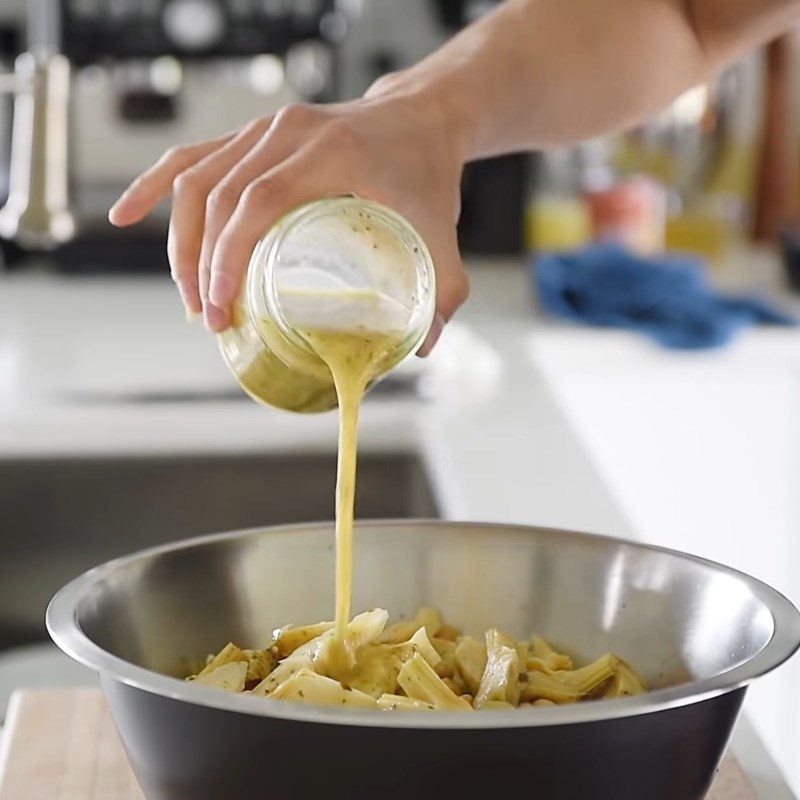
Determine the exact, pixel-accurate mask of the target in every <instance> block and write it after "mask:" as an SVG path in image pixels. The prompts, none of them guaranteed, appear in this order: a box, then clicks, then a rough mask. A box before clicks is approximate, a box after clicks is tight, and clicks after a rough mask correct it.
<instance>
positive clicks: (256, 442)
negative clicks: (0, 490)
mask: <svg viewBox="0 0 800 800" xmlns="http://www.w3.org/2000/svg"><path fill="white" fill-rule="evenodd" d="M472 283H473V291H472V298H471V299H470V301H469V303H468V304H467V307H466V308H465V309H464V310H463V311H462V313H460V314H459V317H458V322H457V323H454V324H452V325H451V329H450V330H448V331H446V333H445V335H444V337H443V340H442V342H441V344H440V345H439V346H438V347H437V348H436V350H435V352H434V354H433V355H432V356H431V358H429V359H427V360H425V361H421V360H419V359H412V360H411V361H410V362H409V363H408V364H407V365H404V366H403V367H401V369H404V370H405V371H406V372H408V373H413V372H419V373H420V375H421V376H422V381H423V386H424V387H425V395H426V398H427V399H425V400H419V399H413V400H412V399H404V400H398V399H383V398H381V399H375V400H374V401H372V402H369V403H367V404H366V405H365V408H364V410H363V414H362V425H361V447H362V448H363V449H364V450H393V451H396V450H398V449H400V450H408V451H413V452H417V453H419V454H420V456H421V457H422V459H423V461H424V463H425V465H426V468H427V470H428V472H429V474H430V477H431V478H432V482H433V487H434V491H435V495H436V498H437V501H438V505H439V508H440V510H441V513H442V515H443V516H445V517H447V518H451V519H471V520H492V521H496V522H515V523H527V524H537V525H545V526H553V527H562V528H574V529H579V530H590V531H594V532H600V533H608V534H612V535H617V536H625V537H631V538H637V537H641V535H642V532H641V531H639V530H637V528H636V526H635V525H634V524H633V523H632V522H631V520H630V519H629V516H628V515H627V514H626V513H624V512H623V510H622V509H623V506H622V505H621V504H620V503H619V502H618V499H617V497H616V496H615V494H614V492H613V491H612V490H611V488H610V486H609V485H608V482H607V481H606V480H604V474H601V470H600V469H599V468H598V463H597V459H596V457H595V456H594V455H593V453H592V451H591V449H590V448H588V447H587V446H586V443H585V441H584V437H583V435H582V434H581V433H580V432H579V431H578V430H577V429H576V425H575V424H574V423H573V420H572V419H571V418H570V415H569V413H568V412H567V410H566V409H565V407H564V404H563V403H562V402H561V399H560V398H559V399H557V395H556V392H555V388H554V385H553V381H552V379H551V376H550V370H548V369H543V368H540V366H539V365H538V363H537V359H536V358H532V357H531V337H532V336H534V334H536V335H537V336H540V337H543V338H542V339H541V340H542V341H544V340H545V339H546V337H551V338H552V339H553V341H555V342H556V343H557V344H558V345H559V346H562V345H564V343H566V344H567V345H570V346H573V347H574V348H577V350H578V351H581V350H582V348H584V347H586V346H588V344H589V343H590V342H597V341H604V342H608V341H614V340H615V337H620V336H621V337H622V339H623V340H624V341H625V342H629V341H634V340H633V339H631V338H630V337H627V335H621V334H616V333H608V334H606V333H603V334H597V333H596V332H587V331H582V330H578V329H574V328H570V327H565V326H558V325H549V324H544V323H542V321H541V320H538V319H537V318H536V315H535V313H534V312H533V301H532V298H531V294H530V291H529V288H528V278H527V274H526V273H525V271H524V270H522V269H520V268H519V266H518V265H515V264H502V263H493V264H484V265H481V266H480V267H476V268H474V269H473V270H472ZM562 333H563V335H562ZM751 335H752V336H753V337H755V338H758V337H759V336H761V335H762V334H761V332H756V333H753V334H751ZM605 337H610V338H605ZM787 337H794V338H789V339H786V340H785V341H789V342H790V343H791V345H790V346H798V345H800V334H798V333H797V332H793V333H792V334H787ZM626 346H627V345H626ZM632 346H633V347H637V346H638V344H636V343H634V344H633V345H632ZM232 388H234V383H233V379H232V378H231V377H230V375H229V374H228V373H227V370H226V369H225V367H224V365H223V364H222V361H221V359H220V357H219V355H218V354H217V353H216V349H215V344H214V341H213V339H212V337H210V336H208V335H207V334H205V332H204V331H203V330H202V328H201V327H200V326H199V325H197V324H193V325H190V324H187V323H186V322H185V321H184V320H183V317H182V314H181V310H180V307H179V301H178V298H177V293H176V292H175V290H174V288H173V287H172V285H171V283H170V282H169V281H168V280H166V279H163V278H155V277H153V278H136V279H133V278H98V277H92V278H72V277H70V278H65V277H56V276H52V275H49V274H47V273H45V272H27V273H25V274H13V275H8V276H2V275H0V459H3V458H40V457H47V456H52V455H56V454H58V455H83V456H86V455H99V454H113V455H115V456H119V455H125V454H130V455H136V454H161V453H163V454H166V453H169V454H194V453H198V454H200V453H243V452H261V453H265V452H287V451H292V452H297V451H299V450H302V451H307V452H308V451H311V452H333V450H334V449H335V444H336V417H335V415H334V414H324V415H314V416H299V415H292V414H289V413H283V412H278V411H274V410H272V409H265V408H261V407H259V406H257V405H256V404H254V403H244V402H242V403H240V402H236V401H231V400H227V399H203V396H204V395H211V396H212V397H214V396H219V395H220V393H222V394H223V395H224V394H225V393H226V392H228V391H230V390H231V389H232ZM171 392H172V393H175V395H176V397H177V396H179V395H187V394H195V395H196V398H193V399H184V400H179V399H175V400H174V401H172V402H146V403H137V402H132V401H131V399H130V395H139V396H145V397H146V396H148V394H149V393H158V394H164V393H167V394H169V393H171ZM660 543H661V544H665V545H668V546H669V545H670V544H671V542H669V541H666V542H660ZM734 749H735V751H736V753H737V755H738V757H739V758H740V760H741V761H742V763H743V765H744V766H745V768H746V769H747V770H748V773H749V774H750V776H751V778H752V779H753V780H754V782H756V783H759V784H760V791H761V795H760V796H761V797H763V798H769V800H773V798H791V797H792V796H793V795H792V794H791V792H790V791H789V789H788V787H786V784H785V782H784V781H783V780H782V778H781V777H780V774H779V772H778V770H777V769H776V768H775V766H774V764H773V762H772V760H771V759H770V758H769V756H768V755H767V754H766V750H765V749H764V748H763V746H762V745H761V744H760V743H759V742H758V739H757V737H756V735H755V733H754V732H753V730H752V728H751V727H750V726H749V725H748V723H747V721H746V720H745V721H744V722H743V723H742V725H740V726H739V731H738V732H737V734H736V739H735V742H734Z"/></svg>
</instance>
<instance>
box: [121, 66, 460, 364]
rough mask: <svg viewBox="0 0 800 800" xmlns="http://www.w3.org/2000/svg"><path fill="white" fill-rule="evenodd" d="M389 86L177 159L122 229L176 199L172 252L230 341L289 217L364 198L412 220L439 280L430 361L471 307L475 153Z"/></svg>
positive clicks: (197, 306)
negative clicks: (468, 244)
mask: <svg viewBox="0 0 800 800" xmlns="http://www.w3.org/2000/svg"><path fill="white" fill-rule="evenodd" d="M386 86H389V87H393V86H396V81H395V80H393V79H389V80H384V81H381V82H379V84H378V85H376V87H375V88H374V89H373V90H372V92H371V93H370V94H368V95H367V96H366V97H365V98H363V99H360V100H356V101H353V102H349V103H340V104H335V105H328V106H320V105H294V106H289V107H287V108H284V109H283V110H282V111H280V112H279V113H278V114H276V115H275V116H274V117H264V118H261V119H257V120H254V121H253V122H251V123H249V124H248V125H247V126H245V127H244V128H242V129H241V130H240V131H237V132H235V133H232V134H229V135H227V136H223V137H221V138H219V139H214V140H209V141H205V142H201V143H199V144H193V145H185V146H180V147H175V148H173V149H171V150H169V151H168V152H167V153H166V154H165V155H164V156H163V157H162V158H161V159H160V160H159V161H158V162H157V163H156V164H155V165H154V166H153V167H151V168H150V169H149V170H147V171H146V172H145V173H143V174H142V175H141V176H140V177H139V178H137V179H136V180H135V181H134V182H133V184H131V186H130V187H129V188H128V189H127V190H126V191H125V193H124V194H123V195H122V197H121V198H120V199H119V200H118V201H117V202H116V204H115V205H114V206H113V208H112V209H111V211H110V212H109V219H110V220H111V222H112V223H113V224H114V225H118V226H125V225H131V224H133V223H135V222H138V221H140V220H141V219H142V218H143V217H145V216H146V215H147V214H148V213H149V212H150V211H151V210H152V209H153V208H154V207H155V206H156V205H157V204H158V203H159V202H160V201H161V200H162V199H164V198H165V197H166V196H168V195H169V194H170V193H171V194H172V214H171V218H170V224H169V237H168V244H167V251H168V254H169V260H170V265H171V271H172V277H173V279H174V280H175V282H176V283H177V285H178V288H179V290H180V293H181V297H182V299H183V302H184V304H185V306H186V308H187V311H188V312H191V313H200V311H201V310H202V312H203V315H204V318H205V322H206V326H207V327H208V328H209V330H212V331H216V332H218V331H222V330H225V329H226V328H227V327H228V326H229V324H230V319H231V305H232V303H233V301H234V299H235V298H236V297H237V295H238V293H239V289H240V286H241V283H242V280H243V277H244V273H245V271H246V269H247V264H248V261H249V258H250V254H251V253H252V251H253V248H254V247H255V245H256V243H257V241H258V240H259V239H260V238H261V236H262V235H263V234H264V233H265V232H266V231H267V230H268V229H269V228H270V227H271V226H272V225H274V224H275V223H276V222H277V221H278V220H279V219H280V218H281V217H282V216H283V215H284V214H286V213H287V212H288V211H290V210H291V209H293V208H295V207H296V206H298V205H301V204H302V203H305V202H309V201H311V200H316V199H319V198H321V197H333V196H338V195H345V194H353V195H356V196H358V197H363V198H367V199H371V200H375V201H377V202H379V203H383V204H385V205H387V206H389V207H390V208H393V209H394V210H395V211H397V212H398V213H400V214H402V215H403V216H404V217H406V218H407V219H408V220H409V221H410V222H411V224H412V225H414V227H415V228H416V229H417V230H418V231H419V233H420V234H421V236H422V237H423V239H424V240H425V242H426V244H427V245H428V247H429V249H430V251H431V255H432V257H433V262H434V265H435V269H436V277H437V301H436V317H435V319H434V323H433V325H432V327H431V330H430V333H429V334H428V337H427V339H426V340H425V342H424V343H423V345H422V347H421V348H420V351H419V354H420V355H425V354H427V353H428V352H429V351H430V349H431V347H432V346H433V344H434V343H435V341H436V339H437V338H438V337H439V335H440V333H441V331H442V329H443V327H444V324H445V323H446V322H447V320H449V319H450V317H451V316H452V314H453V313H454V312H455V311H456V309H457V308H458V307H459V306H460V305H461V304H462V303H463V302H464V300H465V299H466V296H467V294H468V281H467V277H466V273H465V271H464V268H463V265H462V263H461V259H460V256H459V252H458V244H457V240H456V222H457V220H458V215H459V211H460V188H459V186H460V179H461V171H462V168H463V162H464V158H465V154H464V151H463V149H461V148H460V147H459V145H458V142H457V141H456V140H455V137H453V136H451V135H449V132H448V129H447V126H446V124H445V120H444V116H443V114H441V113H439V112H438V110H437V106H436V104H435V103H429V102H427V103H426V102H422V101H421V100H420V98H419V97H417V96H415V95H414V94H412V93H404V94H401V93H398V92H392V91H390V90H388V91H387V90H385V89H384V88H383V87H386Z"/></svg>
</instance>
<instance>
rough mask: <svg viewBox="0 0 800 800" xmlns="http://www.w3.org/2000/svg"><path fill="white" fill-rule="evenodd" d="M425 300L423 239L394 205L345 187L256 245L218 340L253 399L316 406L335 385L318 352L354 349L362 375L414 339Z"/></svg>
mask: <svg viewBox="0 0 800 800" xmlns="http://www.w3.org/2000/svg"><path fill="white" fill-rule="evenodd" d="M434 301H435V278H434V272H433V263H432V261H431V257H430V254H429V252H428V249H427V247H426V246H425V243H424V242H423V241H422V239H421V237H420V236H419V235H418V234H417V233H416V231H415V230H414V229H413V228H412V227H411V226H410V225H409V223H408V222H406V221H405V220H404V219H403V218H402V217H401V216H400V215H399V214H397V213H395V212H394V211H392V210H390V209H388V208H386V207H384V206H382V205H380V204H378V203H374V202H371V201H366V200H361V199H358V198H353V197H342V198H334V199H327V200H319V201H316V202H313V203H310V204H308V205H305V206H301V207H300V208H298V209H296V210H295V211H293V212H291V213H290V214H288V215H287V216H286V217H284V218H283V219H282V220H281V221H280V222H279V223H278V224H277V225H275V227H273V228H272V229H271V230H270V231H268V232H267V233H266V235H265V236H264V237H263V238H262V239H261V241H260V242H259V243H258V244H257V245H256V248H255V249H254V251H253V255H252V257H251V259H250V264H249V266H248V270H247V277H246V280H245V282H244V285H243V288H242V292H241V294H240V297H239V299H238V301H237V303H236V304H235V306H234V310H233V319H232V324H231V327H230V328H229V329H228V330H226V331H225V332H224V333H222V334H220V335H219V346H220V350H221V352H222V355H223V358H224V359H225V362H226V363H227V365H228V367H229V368H230V369H231V371H232V372H233V374H234V375H235V376H236V378H237V380H238V381H239V383H240V384H241V385H242V387H243V388H244V389H245V390H246V391H247V392H248V394H250V395H251V397H253V398H254V399H256V400H258V401H259V402H262V403H265V404H267V405H271V406H275V407H277V408H282V409H287V410H291V411H298V412H315V411H326V410H329V409H332V408H335V407H336V405H337V395H336V387H335V386H334V381H333V376H332V373H331V370H330V368H329V366H328V363H330V359H329V358H325V359H323V358H322V357H321V355H320V354H322V355H329V353H326V350H327V351H329V350H330V349H331V348H334V349H335V350H336V353H337V357H341V358H345V359H347V358H356V359H363V360H364V363H365V365H366V364H368V365H369V366H368V372H369V374H368V380H367V384H368V385H372V384H373V383H375V382H376V381H378V380H379V379H380V378H382V377H383V376H384V375H386V374H387V373H388V372H389V371H390V370H391V369H392V368H393V367H395V366H396V365H397V364H398V363H399V362H400V361H402V360H403V359H404V358H405V357H406V356H407V355H408V354H409V353H411V352H413V351H415V350H416V349H417V348H418V347H419V345H420V344H421V343H422V341H423V339H424V338H425V335H426V333H427V331H428V328H429V327H430V324H431V321H432V319H433V313H434ZM326 362H327V363H326Z"/></svg>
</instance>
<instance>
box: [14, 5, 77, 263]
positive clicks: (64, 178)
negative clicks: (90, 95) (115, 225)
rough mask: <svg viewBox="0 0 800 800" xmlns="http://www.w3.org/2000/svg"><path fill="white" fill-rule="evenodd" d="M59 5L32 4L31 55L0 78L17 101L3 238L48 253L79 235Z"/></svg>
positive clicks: (22, 57)
mask: <svg viewBox="0 0 800 800" xmlns="http://www.w3.org/2000/svg"><path fill="white" fill-rule="evenodd" d="M57 14H58V9H57V4H54V3H52V2H47V0H43V1H39V2H36V0H29V3H28V38H29V47H28V51H27V52H25V53H22V54H21V55H20V56H18V58H17V60H16V63H15V67H14V72H12V73H10V74H0V94H12V95H13V96H14V112H13V113H14V116H13V127H12V134H11V160H10V174H9V192H8V201H7V202H6V204H5V206H4V207H3V208H0V236H2V237H4V238H6V239H14V240H16V241H17V242H18V243H19V244H20V245H22V246H23V247H29V248H40V249H49V248H53V247H55V246H56V245H58V244H60V243H61V242H64V241H67V240H68V239H70V238H71V237H72V235H73V234H74V232H75V221H74V218H73V216H72V214H71V213H70V211H69V194H68V192H69V183H68V180H69V171H68V163H67V134H68V128H69V88H70V63H69V60H68V59H67V58H66V57H65V56H64V55H62V54H61V53H59V52H58V46H57V38H58V37H57V35H56V30H57V20H58V15H57Z"/></svg>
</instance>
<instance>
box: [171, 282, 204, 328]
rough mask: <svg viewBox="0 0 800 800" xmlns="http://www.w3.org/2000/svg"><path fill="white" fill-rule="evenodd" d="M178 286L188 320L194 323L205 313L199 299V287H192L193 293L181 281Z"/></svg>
mask: <svg viewBox="0 0 800 800" xmlns="http://www.w3.org/2000/svg"><path fill="white" fill-rule="evenodd" d="M177 286H178V294H180V296H181V301H182V302H183V307H184V309H185V310H186V319H187V320H188V321H189V322H194V320H196V319H197V318H198V317H199V316H200V314H201V313H202V311H203V306H202V305H201V303H200V301H199V299H198V297H197V287H196V286H194V287H192V291H190V288H189V287H188V286H185V285H184V284H183V283H181V282H180V281H179V282H178V283H177Z"/></svg>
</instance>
